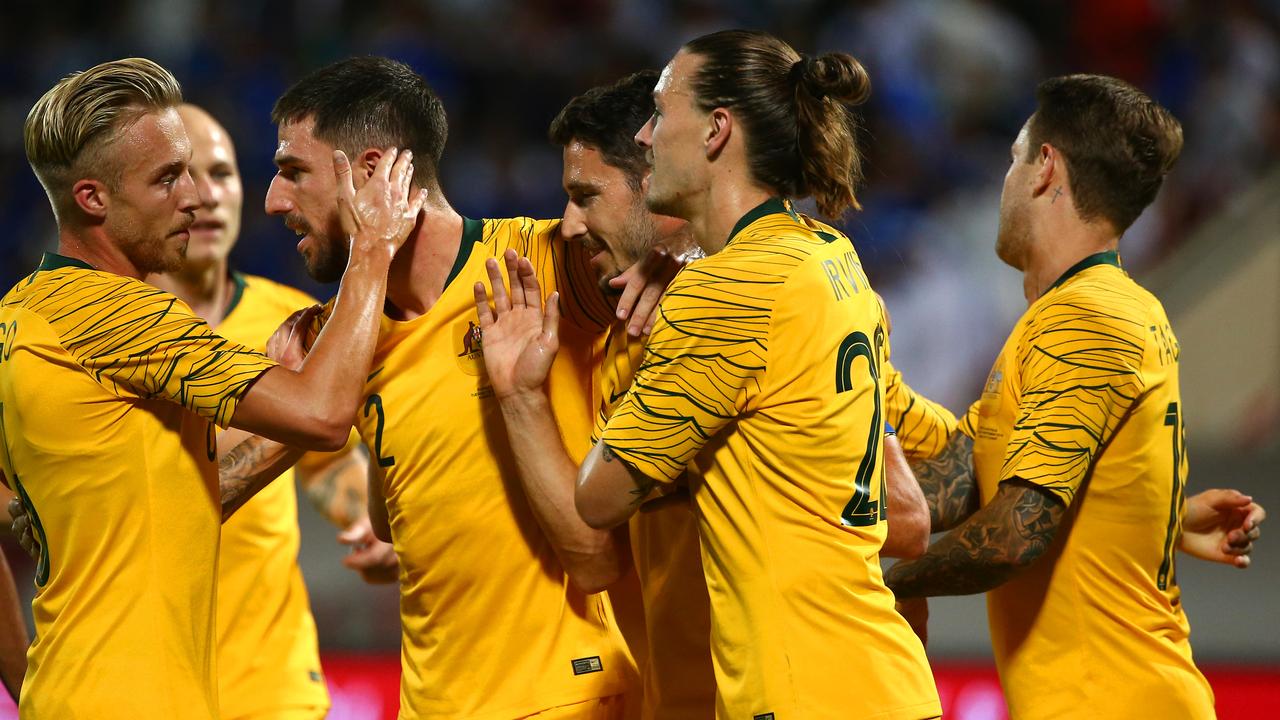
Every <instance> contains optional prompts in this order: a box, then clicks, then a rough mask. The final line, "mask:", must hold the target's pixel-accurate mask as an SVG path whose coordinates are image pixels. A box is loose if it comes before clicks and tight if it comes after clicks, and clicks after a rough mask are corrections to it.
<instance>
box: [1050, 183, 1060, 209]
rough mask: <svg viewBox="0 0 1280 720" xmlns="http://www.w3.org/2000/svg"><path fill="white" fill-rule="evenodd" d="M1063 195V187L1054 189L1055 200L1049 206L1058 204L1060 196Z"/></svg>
mask: <svg viewBox="0 0 1280 720" xmlns="http://www.w3.org/2000/svg"><path fill="white" fill-rule="evenodd" d="M1061 194H1062V187H1061V186H1059V187H1056V188H1054V190H1053V199H1052V200H1050V201H1049V204H1050V205H1052V204H1054V203H1056V202H1058V196H1059V195H1061Z"/></svg>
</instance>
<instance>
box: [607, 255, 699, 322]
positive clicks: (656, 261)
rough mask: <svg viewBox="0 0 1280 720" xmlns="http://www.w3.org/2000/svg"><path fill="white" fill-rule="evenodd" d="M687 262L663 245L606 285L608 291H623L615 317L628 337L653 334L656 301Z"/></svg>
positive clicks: (656, 308) (656, 313)
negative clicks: (625, 326)
mask: <svg viewBox="0 0 1280 720" xmlns="http://www.w3.org/2000/svg"><path fill="white" fill-rule="evenodd" d="M687 262H688V259H687V258H686V257H684V256H676V255H673V254H672V253H671V251H670V250H668V249H667V248H666V247H664V246H662V245H654V246H653V248H651V249H650V250H649V253H648V254H647V255H645V256H644V257H643V258H641V259H640V260H639V261H638V262H636V263H635V264H634V265H632V266H631V267H629V268H627V269H626V271H625V272H623V273H622V274H621V275H619V276H618V277H615V278H613V279H612V280H610V281H609V285H610V287H613V288H622V295H621V296H619V297H618V313H617V314H618V319H619V320H626V321H627V333H628V334H629V335H631V336H632V337H640V335H642V334H643V335H648V334H649V333H650V332H652V331H653V321H654V320H656V319H657V317H658V301H659V300H661V299H662V293H664V292H666V290H667V286H668V285H670V284H671V281H672V279H674V278H675V276H676V273H678V272H680V269H681V268H683V267H684V266H685V265H686V264H687Z"/></svg>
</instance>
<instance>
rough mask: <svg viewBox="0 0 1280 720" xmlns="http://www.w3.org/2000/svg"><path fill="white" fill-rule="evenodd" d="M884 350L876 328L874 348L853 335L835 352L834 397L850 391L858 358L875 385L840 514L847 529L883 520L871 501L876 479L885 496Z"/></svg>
mask: <svg viewBox="0 0 1280 720" xmlns="http://www.w3.org/2000/svg"><path fill="white" fill-rule="evenodd" d="M883 347H884V328H883V327H879V326H877V327H876V331H875V344H874V345H873V344H872V341H871V340H870V339H869V338H868V337H867V335H866V333H863V332H852V333H849V334H848V335H847V336H845V339H844V340H843V341H841V343H840V349H839V350H838V351H837V352H836V394H837V395H838V394H840V393H843V392H848V391H850V390H852V389H853V387H854V385H853V365H854V362H855V361H857V359H858V358H864V359H866V361H867V372H868V373H869V374H870V375H871V382H872V384H873V385H874V392H873V394H872V398H873V399H874V400H875V412H874V414H873V415H872V416H871V425H870V428H869V429H868V430H867V449H866V452H864V453H863V454H862V462H861V463H859V464H858V473H857V475H855V476H854V478H853V497H852V498H850V500H849V502H848V504H847V505H845V506H844V512H842V513H840V522H841V524H843V525H845V526H846V527H869V526H871V525H875V524H876V523H878V522H880V520H881V518H883V517H884V507H883V505H882V504H881V502H880V501H879V500H872V499H871V483H872V481H873V480H874V479H875V477H876V475H879V476H880V497H881V498H883V497H884V495H885V488H884V472H883V470H882V466H881V463H880V436H881V434H882V433H883V432H884V419H883V417H882V413H881V410H880V352H881V348H883Z"/></svg>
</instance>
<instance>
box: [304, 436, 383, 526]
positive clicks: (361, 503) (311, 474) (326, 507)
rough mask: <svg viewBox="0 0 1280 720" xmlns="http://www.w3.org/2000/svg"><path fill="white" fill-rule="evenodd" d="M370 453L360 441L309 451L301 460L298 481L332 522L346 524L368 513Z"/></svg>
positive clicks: (321, 512) (312, 502)
mask: <svg viewBox="0 0 1280 720" xmlns="http://www.w3.org/2000/svg"><path fill="white" fill-rule="evenodd" d="M368 465H369V456H368V454H367V453H366V452H365V449H364V446H363V445H361V444H360V443H349V444H348V447H347V449H345V450H342V451H339V452H336V453H307V454H306V455H305V456H304V457H303V458H302V459H301V460H299V461H298V464H297V468H296V469H297V471H298V484H299V485H300V486H302V490H303V492H305V493H306V495H307V499H308V500H310V501H311V505H312V506H313V507H314V508H315V509H316V510H317V511H319V513H320V514H321V515H323V516H325V517H326V518H328V519H329V522H331V523H333V524H334V525H337V526H338V527H340V528H347V527H350V525H351V524H352V523H354V522H356V521H357V520H360V519H362V518H364V517H365V514H366V512H367V510H366V505H365V494H366V487H367V480H366V478H367V477H368V471H367V467H368Z"/></svg>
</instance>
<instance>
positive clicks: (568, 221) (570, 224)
mask: <svg viewBox="0 0 1280 720" xmlns="http://www.w3.org/2000/svg"><path fill="white" fill-rule="evenodd" d="M586 219H587V216H586V214H585V213H583V212H582V209H581V208H579V207H578V205H577V203H575V202H573V201H572V200H570V201H569V202H568V203H566V204H565V206H564V218H563V219H562V220H561V221H560V234H561V235H563V236H564V239H565V240H575V241H579V242H580V241H582V240H585V239H586V237H587V222H586Z"/></svg>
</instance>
